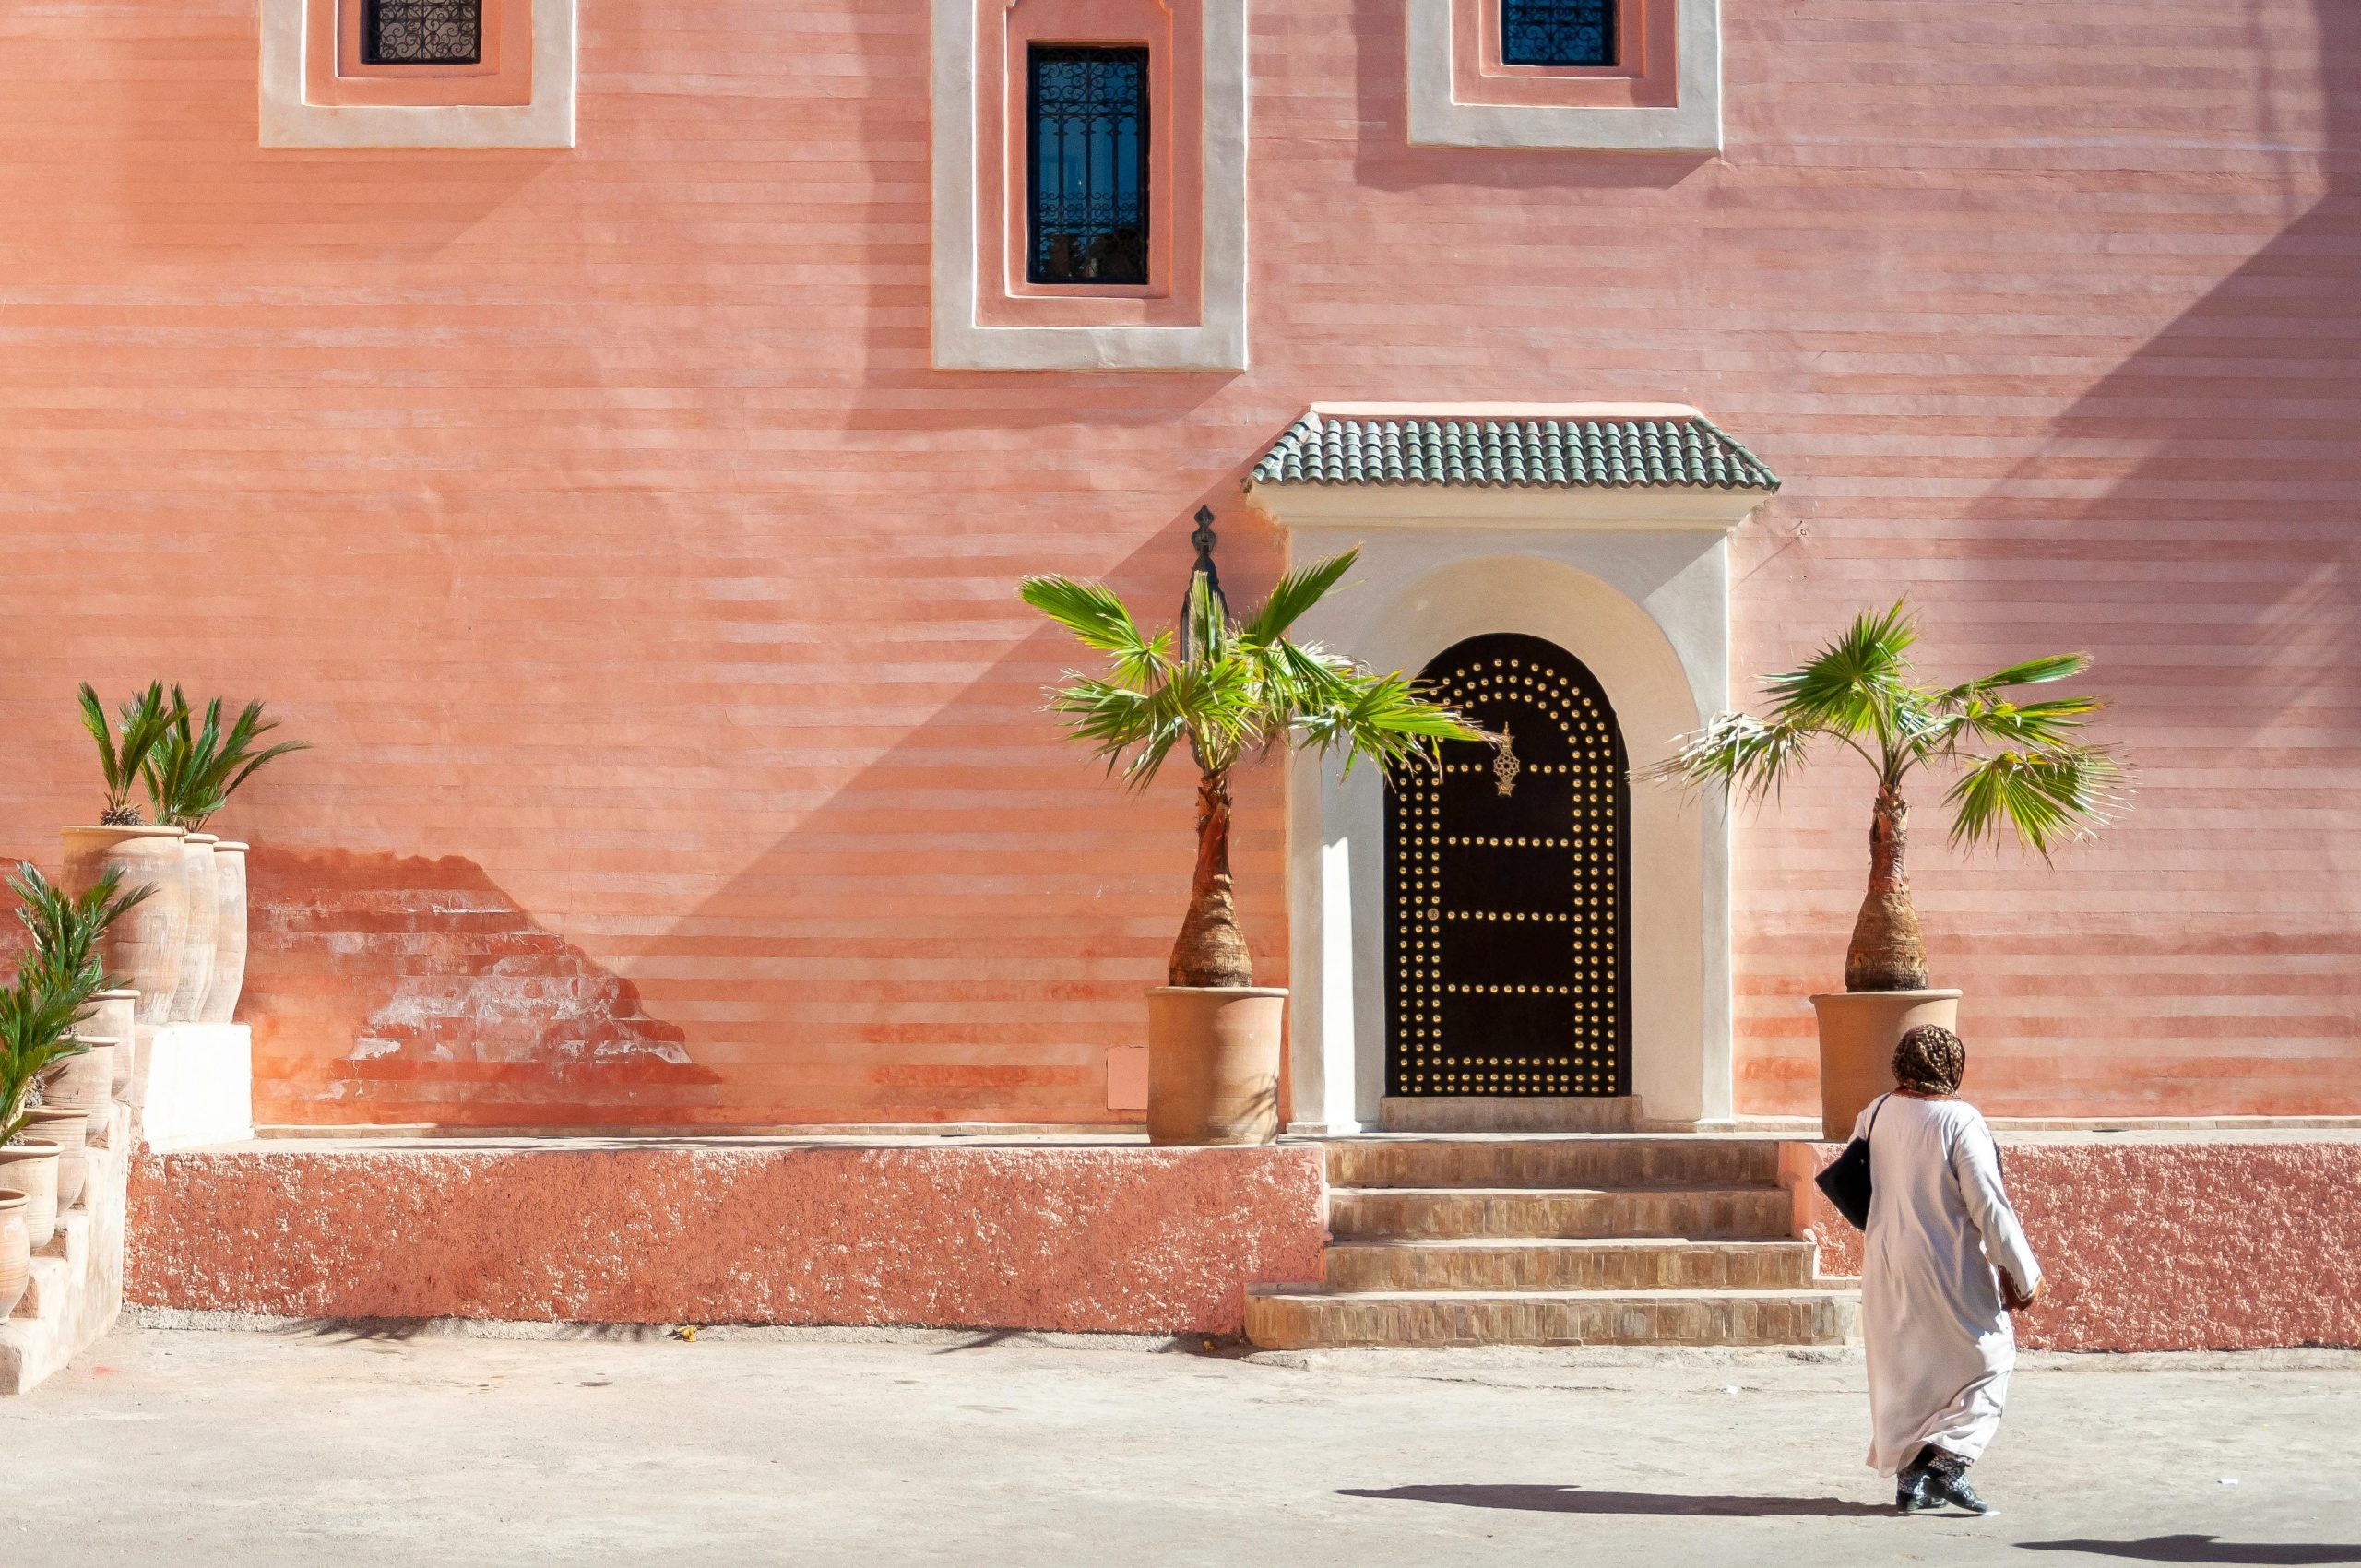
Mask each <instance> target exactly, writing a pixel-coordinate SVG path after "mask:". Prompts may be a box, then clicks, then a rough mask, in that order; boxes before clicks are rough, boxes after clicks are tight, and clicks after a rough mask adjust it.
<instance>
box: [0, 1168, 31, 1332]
mask: <svg viewBox="0 0 2361 1568" xmlns="http://www.w3.org/2000/svg"><path fill="white" fill-rule="evenodd" d="M31 1201H32V1200H30V1198H28V1197H26V1196H25V1194H22V1193H20V1192H18V1191H17V1190H16V1189H15V1188H13V1187H0V1323H6V1322H7V1321H8V1314H9V1313H13V1312H15V1311H16V1310H17V1303H18V1301H23V1300H24V1299H25V1287H27V1286H28V1285H30V1284H31V1283H32V1277H33V1243H32V1238H31V1237H30V1236H28V1235H26V1234H25V1209H26V1207H27V1206H28V1205H29V1204H30V1202H31Z"/></svg>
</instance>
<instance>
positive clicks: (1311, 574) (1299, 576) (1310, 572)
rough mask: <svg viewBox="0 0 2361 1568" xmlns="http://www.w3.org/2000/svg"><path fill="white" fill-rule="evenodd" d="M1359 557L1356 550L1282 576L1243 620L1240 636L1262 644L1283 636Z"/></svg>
mask: <svg viewBox="0 0 2361 1568" xmlns="http://www.w3.org/2000/svg"><path fill="white" fill-rule="evenodd" d="M1360 553H1361V552H1360V550H1359V548H1358V546H1356V547H1355V548H1353V549H1351V550H1347V551H1346V552H1344V553H1343V554H1341V555H1331V556H1330V557H1328V559H1326V560H1325V561H1315V562H1313V563H1312V564H1311V565H1309V566H1303V567H1299V568H1298V569H1297V570H1295V571H1292V572H1289V573H1287V575H1286V576H1282V577H1281V578H1280V579H1279V580H1278V582H1277V583H1275V585H1273V587H1272V588H1271V593H1270V597H1269V598H1267V599H1265V600H1263V604H1262V607H1261V608H1260V609H1258V610H1256V611H1255V612H1254V613H1253V614H1252V615H1250V616H1248V617H1247V618H1246V625H1245V627H1244V629H1243V630H1242V631H1241V632H1240V636H1243V637H1244V638H1245V639H1246V640H1247V641H1248V642H1252V643H1263V644H1269V643H1274V642H1276V641H1277V640H1278V639H1279V638H1281V637H1284V636H1287V628H1289V627H1290V626H1293V625H1294V624H1296V623H1297V622H1298V621H1299V620H1301V619H1302V618H1303V614H1304V612H1306V611H1308V610H1310V609H1311V607H1312V606H1313V605H1315V604H1317V603H1319V602H1320V601H1321V600H1322V599H1323V598H1325V597H1326V596H1327V593H1328V590H1329V589H1330V588H1335V586H1336V584H1337V583H1338V582H1339V581H1341V580H1342V579H1343V577H1344V576H1345V574H1346V573H1347V572H1349V571H1351V570H1352V569H1353V563H1354V562H1356V561H1358V560H1359V559H1360Z"/></svg>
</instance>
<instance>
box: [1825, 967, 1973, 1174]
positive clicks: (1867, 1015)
mask: <svg viewBox="0 0 2361 1568" xmlns="http://www.w3.org/2000/svg"><path fill="white" fill-rule="evenodd" d="M1959 995H1960V993H1959V992H1956V991H1856V992H1840V993H1837V994H1834V995H1829V996H1815V997H1813V998H1812V999H1811V1004H1812V1009H1813V1011H1815V1012H1817V1013H1818V1014H1819V1015H1820V1131H1821V1136H1822V1137H1825V1138H1829V1139H1833V1140H1834V1141H1837V1142H1840V1143H1841V1142H1843V1141H1844V1140H1845V1139H1847V1138H1850V1137H1851V1136H1852V1135H1853V1120H1854V1118H1855V1117H1857V1116H1858V1115H1860V1114H1861V1108H1862V1107H1863V1106H1865V1105H1867V1104H1869V1101H1871V1100H1873V1099H1877V1097H1878V1096H1880V1095H1881V1094H1883V1093H1885V1091H1886V1090H1888V1089H1890V1088H1892V1087H1893V1048H1894V1047H1895V1046H1896V1045H1897V1044H1899V1043H1900V1042H1901V1039H1902V1037H1903V1034H1904V1032H1905V1031H1906V1030H1910V1029H1915V1028H1917V1027H1918V1026H1919V1025H1921V1024H1940V1025H1941V1026H1942V1027H1943V1028H1947V1029H1955V1028H1959Z"/></svg>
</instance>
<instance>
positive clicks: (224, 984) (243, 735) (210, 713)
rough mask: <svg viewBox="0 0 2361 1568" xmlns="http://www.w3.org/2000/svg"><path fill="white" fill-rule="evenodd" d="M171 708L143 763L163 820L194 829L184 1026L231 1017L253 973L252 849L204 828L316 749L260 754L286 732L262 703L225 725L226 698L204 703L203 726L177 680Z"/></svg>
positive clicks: (179, 1013) (186, 863)
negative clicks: (274, 768)
mask: <svg viewBox="0 0 2361 1568" xmlns="http://www.w3.org/2000/svg"><path fill="white" fill-rule="evenodd" d="M172 710H173V718H172V721H171V722H170V723H169V724H167V725H166V726H165V730H164V733H163V734H162V736H161V737H160V738H159V740H158V741H157V742H156V745H155V747H154V749H153V750H152V751H150V752H149V753H148V757H147V760H146V762H145V764H144V765H143V766H142V768H141V775H142V777H143V778H146V780H147V783H148V796H149V797H150V798H151V799H152V800H153V801H154V802H155V803H156V820H157V821H158V822H159V823H160V824H162V825H164V826H170V827H178V828H181V829H182V830H184V832H185V833H186V834H187V835H188V837H187V838H186V839H185V840H184V846H185V847H184V854H183V860H182V865H183V869H184V873H185V875H186V880H187V887H188V898H189V918H188V926H187V934H186V937H185V949H184V956H183V958H182V963H181V978H180V983H179V985H178V986H177V987H176V988H175V989H174V991H173V993H172V1007H171V1011H170V1016H171V1017H172V1020H173V1021H174V1022H176V1023H195V1022H198V1021H200V1020H202V1021H208V1022H218V1023H228V1022H229V1021H230V1016H231V1012H232V1010H233V1009H234V1008H235V1007H236V1005H237V1000H238V992H239V991H240V990H241V989H243V986H244V984H245V977H246V859H245V850H246V847H245V846H244V845H243V844H239V843H231V844H226V845H225V844H223V843H222V842H221V841H220V840H219V839H218V838H217V837H215V836H214V835H212V834H210V833H208V832H206V831H205V825H206V823H207V822H208V820H210V819H211V817H212V816H213V814H215V813H216V812H218V811H219V810H221V808H222V807H223V806H225V805H227V804H228V803H229V802H230V797H231V795H234V794H236V793H237V791H238V790H239V787H240V786H242V785H243V784H244V783H245V781H246V780H247V779H249V778H253V777H254V775H255V770H256V769H258V768H260V767H261V766H263V765H264V764H265V763H267V762H271V761H274V760H276V759H277V758H279V757H282V756H285V755H286V754H288V753H290V752H300V751H303V750H306V749H308V748H307V745H306V742H302V741H281V742H279V743H278V744H277V745H275V746H267V747H263V748H262V749H260V750H257V749H256V745H257V743H258V742H260V741H261V739H262V737H263V736H264V735H266V734H267V733H269V732H270V731H273V730H276V729H278V728H279V724H278V721H277V720H276V719H266V718H264V717H263V705H262V704H261V703H259V702H250V703H248V704H246V706H245V707H244V708H243V709H242V710H241V711H240V712H239V714H238V716H237V718H235V719H232V720H231V721H230V723H229V724H228V725H227V726H226V727H225V726H224V725H223V724H222V722H221V699H220V698H219V697H215V698H214V699H213V700H212V701H210V702H208V703H207V704H206V705H205V721H204V723H203V724H202V725H196V724H194V723H192V722H191V716H190V713H189V707H188V701H187V699H186V698H185V697H184V696H183V695H181V689H180V688H179V687H178V686H174V687H173V688H172ZM225 915H226V916H227V917H228V918H227V919H224V916H225ZM216 987H219V988H220V991H221V995H220V997H219V999H218V1001H217V999H216V998H215V996H214V991H215V988H216Z"/></svg>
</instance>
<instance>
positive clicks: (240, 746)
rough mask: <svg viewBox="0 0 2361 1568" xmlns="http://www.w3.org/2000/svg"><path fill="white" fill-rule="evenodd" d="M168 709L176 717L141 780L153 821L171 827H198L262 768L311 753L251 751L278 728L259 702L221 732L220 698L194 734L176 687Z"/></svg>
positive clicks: (300, 745) (297, 745)
mask: <svg viewBox="0 0 2361 1568" xmlns="http://www.w3.org/2000/svg"><path fill="white" fill-rule="evenodd" d="M172 704H173V707H175V708H176V709H177V710H178V712H177V717H176V719H174V721H173V722H172V724H171V725H170V726H168V727H167V728H166V730H165V731H164V734H163V736H162V738H161V739H160V740H159V741H158V742H157V743H156V749H155V751H154V753H153V754H151V755H150V756H149V758H148V766H147V767H146V769H145V770H144V777H145V778H146V779H147V781H148V794H149V796H150V797H152V798H153V799H154V801H155V802H156V820H157V821H159V822H161V823H167V824H169V825H171V826H174V827H185V828H189V829H191V830H195V829H197V828H201V827H203V826H205V823H206V819H207V818H208V817H210V816H212V815H213V814H214V813H216V812H218V811H219V810H220V809H221V808H222V807H223V806H225V805H227V804H229V802H230V797H231V795H234V794H236V793H237V792H238V790H239V788H240V786H242V785H243V784H244V783H245V781H246V780H247V779H248V778H252V777H254V774H255V770H256V769H257V768H259V767H261V766H263V765H264V764H265V763H268V762H272V761H275V760H276V759H278V758H279V757H282V756H285V755H286V754H288V753H290V752H301V751H309V750H310V749H311V744H310V742H305V741H281V742H279V744H277V745H275V746H271V747H269V748H267V749H266V750H264V751H261V752H256V751H255V749H254V745H255V741H257V740H259V739H260V738H261V737H262V736H264V735H266V734H267V733H269V732H270V731H273V730H276V729H278V728H279V724H278V721H277V720H276V719H265V718H264V717H263V705H262V704H261V703H259V702H250V703H248V704H246V706H245V707H244V708H243V710H242V711H241V712H240V713H239V715H238V717H237V718H236V719H232V720H231V723H230V726H229V728H228V729H227V730H224V729H223V728H222V725H221V699H220V698H219V697H215V698H213V699H212V700H211V701H210V702H208V703H207V704H206V705H205V724H204V727H203V728H202V729H199V730H195V731H192V729H191V727H190V723H189V710H188V704H187V700H186V699H185V698H184V697H183V696H182V695H181V689H180V688H179V687H178V686H175V687H173V688H172Z"/></svg>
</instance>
